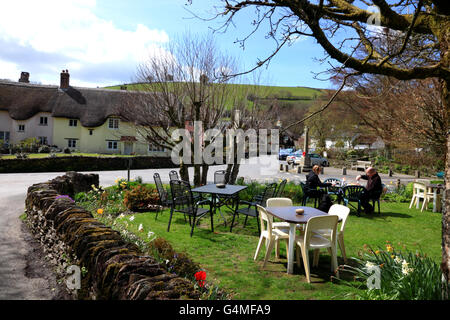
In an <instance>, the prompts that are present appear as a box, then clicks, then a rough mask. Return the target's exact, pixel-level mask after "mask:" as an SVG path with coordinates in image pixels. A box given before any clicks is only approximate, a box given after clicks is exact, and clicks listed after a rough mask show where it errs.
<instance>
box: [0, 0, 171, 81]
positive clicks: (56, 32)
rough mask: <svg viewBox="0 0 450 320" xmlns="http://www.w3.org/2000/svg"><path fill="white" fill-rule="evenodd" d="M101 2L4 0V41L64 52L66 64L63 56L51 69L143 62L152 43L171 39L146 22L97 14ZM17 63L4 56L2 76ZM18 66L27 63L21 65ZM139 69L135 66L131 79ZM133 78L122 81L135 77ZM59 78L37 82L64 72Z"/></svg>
mask: <svg viewBox="0 0 450 320" xmlns="http://www.w3.org/2000/svg"><path fill="white" fill-rule="evenodd" d="M95 5H96V2H95V0H64V1H61V0H40V1H35V0H14V1H2V3H1V10H0V40H3V41H6V42H10V43H14V44H17V45H19V47H23V48H24V49H25V48H28V49H29V51H30V52H35V53H36V52H39V53H45V54H49V55H54V54H57V55H61V56H64V57H65V58H64V59H63V60H64V65H59V64H60V63H61V61H58V63H59V64H58V65H55V66H54V68H53V70H49V72H50V73H54V72H55V71H56V70H61V69H69V71H71V70H73V71H74V72H76V71H80V70H82V69H83V68H85V66H86V65H91V66H92V65H95V64H105V65H111V64H117V65H122V66H128V67H130V66H137V64H138V63H139V62H141V60H142V57H144V56H145V55H146V54H148V50H149V48H154V47H155V46H159V45H160V44H163V43H165V42H167V41H168V40H169V37H168V35H167V34H166V32H165V31H164V30H152V29H149V28H148V27H146V26H144V25H142V24H138V25H137V26H136V29H135V30H124V29H120V28H118V27H117V26H116V25H114V23H113V22H112V21H107V20H104V19H101V18H99V17H97V16H96V15H95V14H94V13H93V9H94V8H95ZM1 59H3V62H2V61H1ZM9 59H12V58H11V57H10V58H9ZM30 60H31V56H30ZM14 63H15V61H11V60H9V61H5V58H2V57H1V56H0V78H5V76H4V74H6V73H8V74H9V73H10V72H12V69H13V68H12V67H11V65H10V64H14ZM35 63H39V61H36V62H35ZM5 64H8V65H9V66H8V68H3V65H5ZM16 68H17V69H18V68H24V66H22V65H18V66H17V65H16ZM14 71H17V70H14ZM23 71H27V70H23ZM134 71H135V70H134V69H133V70H129V73H130V75H129V78H131V77H132V73H133V72H134ZM19 75H20V74H18V75H15V76H14V78H18V77H19ZM36 77H37V75H35V76H34V78H36ZM76 77H77V75H76V73H73V72H71V81H72V80H75V79H76ZM129 78H128V79H117V81H118V82H120V81H127V80H128V81H129V80H130V79H129ZM55 79H56V80H54V81H53V80H46V79H36V81H42V82H46V81H53V83H54V84H57V83H58V82H59V80H58V79H59V73H58V74H56V75H55ZM110 80H113V79H110ZM81 82H84V83H86V82H89V79H80V83H81ZM98 85H100V86H101V85H103V83H98Z"/></svg>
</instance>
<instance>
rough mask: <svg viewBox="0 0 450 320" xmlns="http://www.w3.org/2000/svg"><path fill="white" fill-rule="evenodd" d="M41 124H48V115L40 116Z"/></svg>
mask: <svg viewBox="0 0 450 320" xmlns="http://www.w3.org/2000/svg"><path fill="white" fill-rule="evenodd" d="M39 125H40V126H48V117H45V116H42V117H40V118H39Z"/></svg>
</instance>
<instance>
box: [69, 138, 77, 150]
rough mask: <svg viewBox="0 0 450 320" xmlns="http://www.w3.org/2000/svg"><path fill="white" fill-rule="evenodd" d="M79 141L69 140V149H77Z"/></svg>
mask: <svg viewBox="0 0 450 320" xmlns="http://www.w3.org/2000/svg"><path fill="white" fill-rule="evenodd" d="M77 140H78V139H67V147H68V148H76V147H77Z"/></svg>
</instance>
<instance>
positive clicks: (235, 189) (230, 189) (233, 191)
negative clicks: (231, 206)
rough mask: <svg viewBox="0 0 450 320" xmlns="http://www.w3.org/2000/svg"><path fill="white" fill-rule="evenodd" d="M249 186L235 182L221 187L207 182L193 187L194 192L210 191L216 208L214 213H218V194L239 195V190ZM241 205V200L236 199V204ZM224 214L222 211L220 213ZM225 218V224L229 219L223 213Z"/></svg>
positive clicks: (213, 205)
mask: <svg viewBox="0 0 450 320" xmlns="http://www.w3.org/2000/svg"><path fill="white" fill-rule="evenodd" d="M246 188H247V186H239V185H234V184H226V185H225V187H224V188H219V187H217V186H216V185H215V184H213V183H212V184H207V185H204V186H201V187H197V188H194V189H192V192H197V193H209V194H211V201H212V207H213V210H214V214H216V207H217V196H218V195H221V196H229V197H232V196H234V195H238V194H239V192H241V191H242V190H244V189H246ZM238 205H239V201H236V206H238ZM220 214H222V212H221V213H220ZM222 218H223V220H224V221H225V226H226V225H227V220H226V219H225V217H224V216H223V215H222Z"/></svg>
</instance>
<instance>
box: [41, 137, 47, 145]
mask: <svg viewBox="0 0 450 320" xmlns="http://www.w3.org/2000/svg"><path fill="white" fill-rule="evenodd" d="M39 143H40V144H41V145H44V144H45V145H46V144H48V143H47V137H39Z"/></svg>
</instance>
